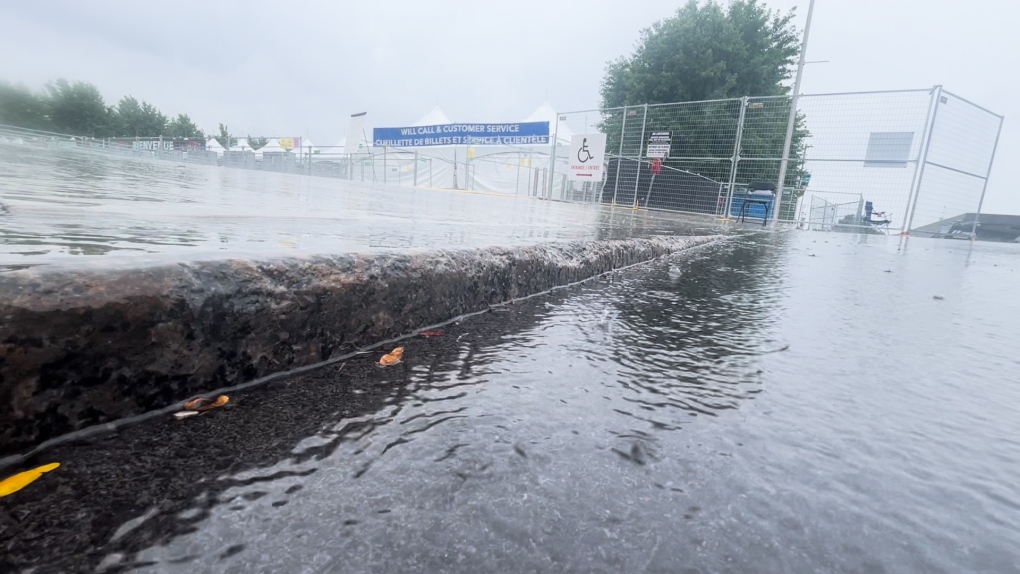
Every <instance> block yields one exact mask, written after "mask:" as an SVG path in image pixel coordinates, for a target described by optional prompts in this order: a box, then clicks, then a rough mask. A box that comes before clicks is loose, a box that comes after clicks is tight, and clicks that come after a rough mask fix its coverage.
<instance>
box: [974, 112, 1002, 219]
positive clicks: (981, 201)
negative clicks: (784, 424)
mask: <svg viewBox="0 0 1020 574" xmlns="http://www.w3.org/2000/svg"><path fill="white" fill-rule="evenodd" d="M1002 121H1003V120H1002V116H999V129H998V131H996V132H995V144H994V145H992V157H991V158H990V159H989V160H988V170H987V171H985V183H984V185H982V186H981V199H979V200H978V208H977V213H975V214H974V225H973V226H971V229H970V234H971V237H974V238H977V226H978V220H979V219H981V206H982V205H984V203H985V191H986V190H987V189H988V178H990V177H991V176H992V164H993V163H995V152H996V150H998V149H999V136H1001V135H1002Z"/></svg>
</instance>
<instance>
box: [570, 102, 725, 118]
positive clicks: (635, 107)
mask: <svg viewBox="0 0 1020 574" xmlns="http://www.w3.org/2000/svg"><path fill="white" fill-rule="evenodd" d="M742 99H743V98H721V99H718V100H694V101H689V102H660V103H657V104H630V105H626V106H616V107H613V108H595V109H591V110H572V111H569V112H559V115H567V114H585V113H603V114H604V113H606V112H616V111H626V110H638V109H641V108H643V107H645V106H648V107H649V108H653V107H656V106H676V105H680V104H683V105H685V106H687V105H695V104H716V103H719V102H739V101H740V100H742Z"/></svg>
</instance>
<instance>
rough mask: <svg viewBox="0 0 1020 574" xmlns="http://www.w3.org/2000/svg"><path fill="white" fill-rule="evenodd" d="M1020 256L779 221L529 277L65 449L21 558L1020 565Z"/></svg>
mask: <svg viewBox="0 0 1020 574" xmlns="http://www.w3.org/2000/svg"><path fill="white" fill-rule="evenodd" d="M1018 257H1020V246H1017V245H991V244H971V243H968V242H951V241H939V240H918V239H914V240H911V241H910V243H909V244H908V245H907V246H906V249H905V250H904V249H903V245H902V244H901V243H900V240H899V239H898V238H885V237H876V236H865V237H862V238H859V237H855V236H851V235H841V234H825V233H810V232H797V231H794V232H788V233H786V234H767V233H763V234H760V235H749V236H744V237H740V238H735V239H733V240H731V241H729V242H727V243H725V244H722V245H716V246H713V247H708V248H702V249H698V250H696V251H694V252H691V253H688V254H685V255H682V256H674V257H672V258H669V259H662V260H658V261H654V262H651V263H649V264H645V265H642V266H639V267H635V268H631V269H629V270H626V271H622V272H618V273H615V274H613V275H611V276H608V277H604V278H602V279H599V280H596V281H592V282H589V283H587V284H584V285H582V286H577V287H572V288H569V289H564V290H560V291H556V292H554V293H552V294H548V295H543V296H539V297H535V298H532V299H528V300H525V301H519V302H517V303H516V304H513V305H508V306H507V307H506V308H505V309H498V310H494V311H493V312H490V313H487V314H484V315H480V316H475V317H469V318H465V319H463V320H461V321H460V322H458V323H456V324H452V325H448V326H446V327H444V331H445V332H444V334H443V335H442V336H439V337H434V338H421V337H417V338H413V339H408V340H406V341H404V342H403V343H402V344H403V345H404V347H405V348H406V352H405V354H404V357H405V359H404V361H403V362H402V363H400V364H398V365H396V366H393V367H389V368H380V367H376V366H374V365H373V361H375V360H376V359H378V357H379V353H372V354H366V355H363V356H360V357H356V358H354V359H352V360H350V361H348V362H347V363H346V364H345V365H344V366H343V367H342V368H341V367H340V366H339V365H333V366H330V367H328V368H324V369H321V370H319V371H315V372H311V373H307V374H304V375H300V376H295V377H292V378H289V379H286V380H283V381H280V382H276V383H273V384H270V385H267V386H263V387H259V388H256V389H250V390H247V391H243V392H240V393H237V394H235V395H233V396H231V400H230V403H229V404H228V405H227V406H226V407H224V408H222V409H219V410H216V411H212V412H210V413H207V414H204V415H201V416H198V417H194V418H190V419H185V420H182V421H176V420H173V419H171V418H168V417H160V418H158V419H155V420H150V421H148V422H145V423H141V424H139V425H136V426H133V427H130V428H127V429H125V430H123V431H121V432H120V433H119V434H116V435H107V436H105V437H102V438H98V439H96V438H94V439H91V440H90V442H87V443H82V444H77V445H64V446H60V447H57V448H54V449H52V450H50V451H48V452H46V453H45V454H43V455H42V456H39V457H37V458H36V459H35V460H33V461H29V462H27V463H26V464H25V465H24V466H25V467H29V466H33V465H35V464H43V463H47V462H51V461H59V462H60V463H61V466H60V468H58V469H56V470H54V471H52V472H50V473H48V474H45V475H43V476H42V478H40V479H39V480H37V481H36V482H34V483H32V484H31V485H29V486H28V487H27V488H25V489H24V490H22V491H20V492H17V493H15V494H13V495H11V496H8V497H6V498H3V499H0V570H3V571H18V570H20V569H27V568H30V567H32V566H37V567H38V570H35V571H37V572H58V571H66V572H73V571H93V570H94V569H96V568H97V567H99V569H100V570H104V571H108V572H113V571H137V572H181V573H185V572H187V573H192V572H238V573H240V572H415V571H434V572H440V571H443V572H449V571H458V572H536V571H551V572H556V571H570V572H951V573H957V572H1018V571H1020V523H1018V521H1017V516H1020V485H1018V482H1017V480H1016V478H1017V471H1018V469H1020V438H1018V437H1020V416H1018V406H1020V387H1018V378H1017V376H1016V375H1017V373H1018V372H1020V361H1018V355H1017V353H1016V341H1017V340H1020V301H1018V299H1017V297H1016V291H1015V287H1016V285H1017V277H1018V272H1020V258H1018ZM936 296H938V297H939V298H936ZM8 470H9V471H13V470H15V469H8ZM5 472H6V471H5Z"/></svg>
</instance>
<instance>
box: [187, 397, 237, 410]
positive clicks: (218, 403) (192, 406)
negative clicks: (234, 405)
mask: <svg viewBox="0 0 1020 574" xmlns="http://www.w3.org/2000/svg"><path fill="white" fill-rule="evenodd" d="M229 401H230V397H228V396H227V395H220V396H218V397H216V400H213V399H210V398H207V397H197V398H194V399H191V400H190V401H188V402H186V403H184V410H187V411H198V412H203V411H208V410H212V409H215V408H217V407H222V406H223V405H225V404H227V402H229Z"/></svg>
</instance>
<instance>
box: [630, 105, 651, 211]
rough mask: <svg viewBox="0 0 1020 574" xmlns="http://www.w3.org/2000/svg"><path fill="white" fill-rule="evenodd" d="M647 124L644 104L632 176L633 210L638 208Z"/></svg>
mask: <svg viewBox="0 0 1020 574" xmlns="http://www.w3.org/2000/svg"><path fill="white" fill-rule="evenodd" d="M647 123H648V104H645V111H644V114H642V115H641V139H639V140H638V152H637V163H636V164H635V165H636V166H637V175H635V176H634V206H633V209H637V207H638V184H639V183H641V151H642V150H643V149H644V147H645V127H646V124H647Z"/></svg>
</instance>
